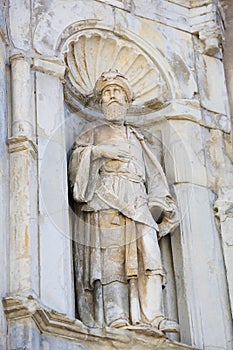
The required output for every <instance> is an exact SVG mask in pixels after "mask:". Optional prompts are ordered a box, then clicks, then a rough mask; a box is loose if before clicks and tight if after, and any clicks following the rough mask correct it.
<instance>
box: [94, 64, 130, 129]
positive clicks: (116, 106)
mask: <svg viewBox="0 0 233 350" xmlns="http://www.w3.org/2000/svg"><path fill="white" fill-rule="evenodd" d="M94 94H95V96H96V99H97V101H98V102H99V103H100V104H101V106H102V110H103V113H104V116H105V118H106V119H108V120H110V121H113V122H118V123H122V122H124V119H125V116H126V112H127V109H128V107H129V105H130V104H131V103H132V101H133V92H132V89H131V86H130V84H129V82H128V80H127V79H126V78H125V77H124V76H123V75H122V74H121V73H119V72H118V71H112V70H109V71H108V72H104V73H102V74H101V76H100V78H99V79H98V80H97V82H96V84H95V88H94Z"/></svg>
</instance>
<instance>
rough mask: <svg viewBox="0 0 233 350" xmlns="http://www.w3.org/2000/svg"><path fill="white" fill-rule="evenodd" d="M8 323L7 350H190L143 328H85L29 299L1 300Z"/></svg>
mask: <svg viewBox="0 0 233 350" xmlns="http://www.w3.org/2000/svg"><path fill="white" fill-rule="evenodd" d="M3 306H4V310H5V314H6V318H7V322H8V340H7V341H8V348H9V349H27V350H32V349H33V350H42V349H43V350H53V349H56V350H64V349H69V350H98V349H99V350H103V349H104V350H112V349H122V350H128V349H135V350H142V349H147V350H152V349H159V350H169V349H172V350H191V349H193V350H194V348H193V347H190V346H187V345H184V344H181V343H177V342H174V341H171V340H169V339H168V338H167V337H166V336H165V335H164V334H163V333H162V332H160V331H158V330H156V329H153V328H149V327H145V326H143V325H138V326H129V327H126V328H125V329H123V328H118V329H116V328H110V327H106V328H88V327H86V326H85V325H84V324H83V323H82V322H81V321H79V320H77V319H72V318H70V317H67V316H66V315H64V314H61V313H58V312H56V311H54V310H51V309H48V308H47V307H45V306H43V305H42V304H41V303H40V301H39V300H37V299H35V298H33V297H31V296H29V297H19V296H14V297H8V298H5V299H4V300H3Z"/></svg>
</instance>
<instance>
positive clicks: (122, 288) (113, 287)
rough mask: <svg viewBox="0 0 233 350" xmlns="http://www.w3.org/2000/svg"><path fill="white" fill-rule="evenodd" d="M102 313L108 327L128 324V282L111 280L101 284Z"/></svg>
mask: <svg viewBox="0 0 233 350" xmlns="http://www.w3.org/2000/svg"><path fill="white" fill-rule="evenodd" d="M103 295H104V313H105V320H106V324H107V326H109V327H116V328H119V327H123V326H126V325H128V324H129V302H128V299H129V296H128V284H126V283H122V282H118V281H116V282H111V283H109V284H106V285H104V286H103Z"/></svg>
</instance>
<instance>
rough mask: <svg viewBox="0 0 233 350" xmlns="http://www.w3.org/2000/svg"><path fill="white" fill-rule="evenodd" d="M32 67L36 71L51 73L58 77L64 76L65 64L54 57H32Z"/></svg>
mask: <svg viewBox="0 0 233 350" xmlns="http://www.w3.org/2000/svg"><path fill="white" fill-rule="evenodd" d="M32 69H33V70H34V71H36V72H41V73H46V74H49V75H53V76H55V77H58V78H60V79H63V78H64V74H65V69H66V67H65V65H64V63H63V62H61V61H60V60H58V59H57V58H54V57H44V58H34V60H33V65H32Z"/></svg>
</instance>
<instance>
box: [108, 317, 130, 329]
mask: <svg viewBox="0 0 233 350" xmlns="http://www.w3.org/2000/svg"><path fill="white" fill-rule="evenodd" d="M126 326H129V321H128V320H127V319H125V318H119V319H118V320H115V321H113V322H112V323H110V325H109V327H113V328H122V327H126Z"/></svg>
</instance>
